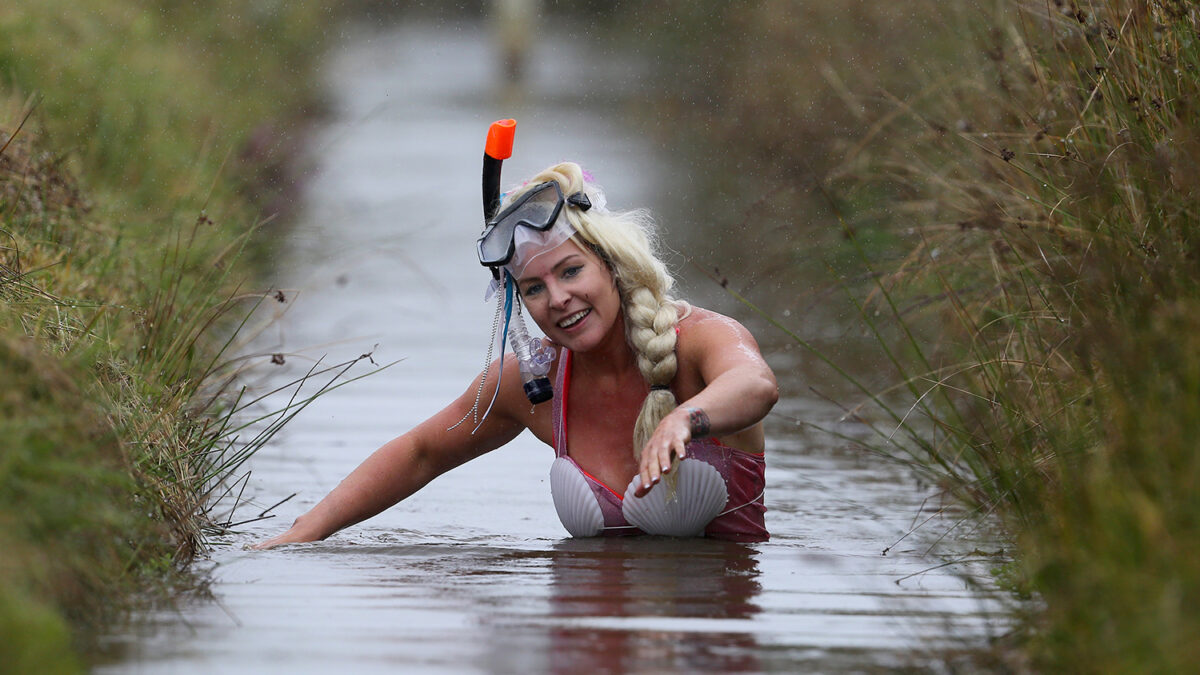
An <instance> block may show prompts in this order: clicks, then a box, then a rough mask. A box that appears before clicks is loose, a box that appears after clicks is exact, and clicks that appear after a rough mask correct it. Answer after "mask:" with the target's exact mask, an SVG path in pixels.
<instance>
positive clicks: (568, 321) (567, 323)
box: [558, 309, 591, 328]
mask: <svg viewBox="0 0 1200 675" xmlns="http://www.w3.org/2000/svg"><path fill="white" fill-rule="evenodd" d="M589 311H591V310H588V309H584V310H581V311H578V312H575V313H574V314H572V315H571V316H568V317H567V318H565V319H563V320H562V321H559V322H558V327H559V328H570V327H571V326H574V325H575V324H577V323H579V320H580V319H582V318H583V317H585V316H587V313H588V312H589Z"/></svg>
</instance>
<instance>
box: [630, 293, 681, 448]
mask: <svg viewBox="0 0 1200 675" xmlns="http://www.w3.org/2000/svg"><path fill="white" fill-rule="evenodd" d="M626 297H627V300H626V301H625V303H624V308H625V318H626V320H628V321H629V342H630V344H631V345H632V346H633V350H634V353H635V354H636V355H637V364H638V370H640V371H641V372H642V377H643V378H644V379H645V380H646V384H647V385H649V386H650V393H649V394H647V395H646V399H645V401H643V402H642V409H641V412H639V413H638V418H637V422H636V423H635V424H634V427H633V454H634V457H636V458H637V459H638V460H641V455H642V448H643V447H644V446H645V445H646V443H647V441H649V440H650V436H651V435H653V434H654V430H655V429H656V428H657V427H658V423H659V422H661V421H662V419H663V418H664V417H666V416H667V414H669V413H670V412H671V411H672V410H674V409H675V407H676V406H677V405H678V402H677V401H676V400H675V394H674V393H672V392H671V390H670V388H669V387H670V384H671V380H673V379H675V372H676V370H677V369H678V364H677V362H676V360H675V322H676V321H677V320H678V318H679V312H678V311H677V310H676V308H675V303H674V302H671V301H669V300H668V301H667V302H663V301H661V300H660V299H659V298H657V297H655V294H654V293H653V292H651V291H650V289H648V288H646V287H645V286H639V287H637V288H635V289H633V290H631V291H629V292H628V294H627V296H626Z"/></svg>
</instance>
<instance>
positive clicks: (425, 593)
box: [100, 23, 1001, 673]
mask: <svg viewBox="0 0 1200 675" xmlns="http://www.w3.org/2000/svg"><path fill="white" fill-rule="evenodd" d="M346 45H347V46H345V47H343V48H341V49H339V50H335V52H334V54H333V55H332V56H331V60H330V64H329V66H328V70H327V73H326V76H327V78H328V82H329V87H330V95H331V97H332V100H333V102H334V106H335V110H334V114H333V115H332V119H331V120H330V121H329V123H328V125H327V127H326V128H325V129H324V130H323V131H322V132H321V133H320V134H319V135H318V136H317V137H316V138H314V139H313V141H312V157H313V161H314V163H315V175H314V177H313V179H312V181H311V182H310V184H309V186H308V189H307V192H306V196H305V198H304V199H305V203H304V204H303V209H304V213H305V216H304V218H303V222H302V223H301V224H300V225H299V226H298V227H297V228H296V230H295V231H293V232H292V233H291V234H289V235H288V237H287V239H286V241H283V242H281V244H280V247H279V252H278V258H277V260H276V263H277V269H278V275H279V283H280V285H282V286H283V287H285V288H287V289H288V290H287V292H286V295H287V298H288V301H287V303H285V304H284V305H280V306H279V307H278V309H279V310H280V311H284V310H286V312H285V313H284V314H283V315H282V316H281V317H280V318H279V319H278V320H277V321H276V322H275V323H273V324H272V325H271V327H270V328H269V329H267V331H266V332H265V333H264V334H263V336H262V337H261V338H260V339H259V341H258V342H257V343H256V344H255V345H254V346H253V348H254V349H259V350H262V351H263V352H265V353H274V352H278V353H281V354H284V355H285V361H286V363H285V364H284V365H283V366H265V367H264V368H263V369H262V370H260V371H259V372H260V373H261V374H260V375H259V376H258V377H259V381H258V382H257V386H259V387H260V388H267V387H270V386H274V385H277V384H279V383H282V382H284V381H286V380H287V379H288V378H289V377H294V376H296V375H297V374H298V373H303V371H304V370H305V369H306V368H308V367H309V366H310V365H311V364H313V363H315V362H317V361H318V360H319V359H323V360H324V361H323V362H324V363H334V362H338V361H341V360H344V359H346V358H352V357H354V356H357V355H359V354H362V353H364V352H368V351H372V350H373V356H372V358H373V360H374V362H375V363H377V364H380V365H382V364H384V363H388V362H392V361H398V362H397V363H395V365H393V366H391V367H390V368H387V369H380V371H381V372H378V373H376V374H373V375H372V376H370V377H368V378H366V379H363V380H361V381H358V382H355V383H353V384H351V385H349V386H346V387H344V388H341V389H338V390H336V391H334V392H333V393H330V394H327V395H325V396H323V397H321V398H319V399H318V400H317V401H316V402H315V403H313V404H312V405H311V406H310V407H309V408H308V409H307V410H305V411H304V413H303V414H302V415H300V416H299V417H298V418H296V419H295V420H294V421H293V422H292V423H290V424H289V425H288V426H287V427H286V428H285V429H284V431H283V432H282V433H281V434H279V436H277V437H276V439H275V441H274V442H273V443H272V444H271V445H269V446H268V447H266V448H265V449H263V450H262V451H261V452H260V453H259V454H258V455H257V456H256V457H255V458H254V459H253V461H252V463H251V465H250V468H251V469H252V470H253V473H252V476H251V479H250V481H249V485H248V488H247V490H246V492H245V494H248V495H249V494H252V495H253V501H252V503H250V504H244V505H242V506H241V507H240V508H239V511H238V513H237V514H236V515H237V517H238V518H250V517H253V516H255V515H256V514H257V512H258V511H259V510H261V509H262V508H265V507H267V506H269V505H271V504H274V503H276V502H277V501H279V500H281V499H283V498H285V497H287V496H288V495H289V494H292V493H296V497H295V498H294V499H292V500H291V501H290V502H287V503H286V504H284V505H283V506H281V507H279V508H278V509H277V513H278V514H279V517H277V518H275V519H274V520H266V521H262V522H257V523H252V524H250V525H246V526H244V527H242V528H241V532H240V533H238V534H235V535H230V536H228V537H225V538H224V539H221V540H220V541H219V542H218V546H217V547H216V548H215V549H214V550H213V552H212V554H211V559H210V560H209V561H207V562H206V563H205V565H206V566H207V567H208V568H209V569H210V571H211V575H212V578H213V587H212V594H213V598H212V599H198V600H194V601H185V602H183V603H182V604H180V605H179V606H177V607H174V608H170V609H166V610H161V611H157V612H154V613H151V614H149V615H147V616H145V617H142V620H141V622H140V624H139V625H138V627H136V628H132V629H129V630H127V631H124V632H122V633H120V634H118V635H115V636H113V637H112V638H111V643H112V645H113V647H114V651H116V652H118V653H121V654H122V656H121V660H120V661H118V662H116V663H112V664H109V665H106V666H104V667H102V668H100V671H101V672H114V673H115V672H122V673H126V672H181V673H186V672H195V673H202V672H203V673H208V672H282V671H285V670H286V671H287V672H323V671H330V670H332V669H334V668H338V669H339V670H342V669H344V670H345V671H346V672H447V673H462V672H626V671H628V672H663V671H689V672H690V671H717V672H754V671H823V672H830V671H862V670H883V669H889V668H895V667H905V666H910V667H929V666H931V665H932V666H934V667H936V664H937V663H938V658H939V657H938V653H939V652H940V651H941V650H944V649H959V648H972V647H976V646H978V645H980V644H982V643H983V642H984V641H985V640H986V638H987V637H988V636H989V635H990V634H992V633H994V632H996V631H998V630H1000V629H999V626H1000V624H1001V620H1000V615H999V613H998V610H999V608H998V606H997V605H996V603H995V602H993V601H991V600H988V599H987V597H986V596H985V595H984V594H983V593H981V592H979V591H977V590H972V588H971V584H970V583H969V582H968V580H967V579H966V578H964V576H963V575H964V574H976V575H979V574H980V573H981V571H983V570H985V569H986V564H984V565H978V566H975V567H968V566H964V565H955V566H950V567H937V566H938V565H940V564H941V563H943V562H945V560H946V556H952V555H954V554H955V553H954V551H953V547H952V548H951V549H942V552H941V554H939V555H933V554H926V552H925V551H926V547H927V544H928V540H929V539H930V537H931V536H932V535H936V534H937V533H939V532H940V531H941V528H939V527H937V523H936V522H935V524H934V525H932V526H929V527H927V528H924V529H923V530H921V531H919V532H918V533H917V534H915V535H913V536H911V537H909V538H907V539H905V540H904V541H903V542H901V543H900V544H899V545H897V546H893V544H894V543H895V542H896V541H897V540H898V539H900V538H901V536H902V535H904V533H905V532H907V531H908V530H909V529H910V528H911V526H912V524H913V523H914V522H915V521H918V520H922V519H924V518H925V517H927V516H928V515H929V513H930V509H931V508H932V506H931V505H930V503H928V502H926V499H927V497H928V496H929V495H928V492H927V491H924V490H922V489H921V488H920V487H919V486H917V485H916V484H915V482H914V481H913V480H912V478H911V477H910V476H909V475H908V474H907V473H906V472H904V471H903V470H901V469H899V468H897V467H895V466H892V465H889V464H886V463H884V462H881V461H879V460H877V459H873V458H870V457H866V456H862V455H857V454H852V453H846V452H844V451H840V450H838V449H837V448H836V447H833V446H832V445H830V444H829V443H828V442H819V441H817V440H814V439H812V438H809V437H805V436H801V435H798V434H796V433H794V432H793V431H792V430H791V429H792V428H793V425H792V424H791V420H793V419H821V418H828V416H829V415H830V411H829V410H828V408H827V406H825V405H823V404H820V403H818V402H814V401H812V400H809V399H808V398H806V397H805V396H806V395H808V390H807V388H806V387H805V386H804V382H803V379H804V378H803V374H804V370H803V369H802V368H801V367H800V366H799V365H798V363H797V362H796V361H795V355H794V353H791V352H785V351H780V350H776V349H773V348H772V349H768V351H769V353H771V354H772V359H773V363H774V365H775V367H776V368H777V369H778V370H779V372H780V375H781V381H782V385H783V386H782V388H783V395H784V399H783V400H782V401H781V403H780V406H779V413H780V414H778V415H776V416H774V417H772V419H771V420H770V426H771V430H770V435H769V436H770V437H769V441H768V449H767V457H768V467H769V468H768V472H767V480H768V486H769V487H768V493H767V503H768V507H769V511H768V514H767V518H768V521H767V524H768V527H769V528H770V530H771V532H772V533H773V538H772V539H771V541H770V542H769V543H764V544H754V545H739V544H728V543H719V542H712V541H706V540H691V541H674V540H656V539H629V540H572V539H569V538H567V537H566V533H565V531H564V530H563V529H562V527H561V526H560V525H559V523H558V521H557V518H556V516H555V514H554V509H553V505H552V503H551V500H550V491H549V485H548V480H547V476H548V470H549V466H550V462H551V459H552V452H551V451H550V450H549V449H548V448H546V447H544V446H542V445H541V444H540V443H538V442H537V441H536V440H535V439H533V438H532V437H530V436H528V435H523V436H521V437H520V438H518V439H517V440H516V441H515V442H513V443H512V444H510V445H509V446H507V447H505V448H503V449H501V450H499V451H497V452H494V453H492V454H490V455H488V456H485V457H483V458H481V459H479V460H477V461H475V462H472V463H471V464H468V465H467V466H464V467H462V468H461V469H459V470H457V471H454V472H452V473H451V474H448V475H446V476H443V477H442V478H440V479H438V480H437V481H435V482H434V483H433V484H431V485H430V486H428V487H427V488H426V489H424V490H423V491H421V492H420V493H419V494H418V495H417V496H416V497H414V498H413V499H410V500H409V501H407V502H405V503H403V504H401V505H398V506H397V507H395V508H393V509H391V510H389V511H387V512H385V513H384V514H383V515H381V516H379V517H377V518H375V519H373V520H371V521H369V522H367V523H364V524H362V525H360V526H357V527H354V528H352V529H350V530H348V531H346V532H344V533H341V534H339V535H337V536H335V537H333V538H332V539H330V540H329V541H326V542H321V543H314V544H305V545H295V546H288V547H283V548H280V549H276V550H272V551H266V552H254V551H248V550H246V549H245V546H246V545H247V544H248V543H251V542H254V541H257V540H259V539H261V538H264V537H266V536H269V535H271V534H274V533H277V532H279V531H281V530H282V529H283V528H284V527H286V525H287V523H288V522H290V520H291V518H293V517H295V516H296V515H297V514H299V513H301V512H303V511H304V510H305V509H307V508H308V507H310V506H312V505H313V504H314V503H315V502H316V501H317V500H318V499H319V498H320V497H321V496H323V495H324V494H325V493H326V492H327V491H328V490H329V489H330V488H332V487H333V486H334V485H335V484H336V483H337V482H338V481H339V480H340V479H341V477H343V476H344V475H345V474H346V473H347V472H349V471H350V470H351V469H352V468H354V466H356V465H357V464H358V463H359V462H360V461H361V460H362V459H363V458H364V457H365V456H366V455H367V454H369V453H370V452H371V451H372V450H373V449H374V448H375V447H377V446H378V445H380V444H381V443H383V442H385V441H387V440H389V439H390V438H392V437H393V436H395V435H397V434H399V433H401V432H403V431H404V430H405V429H407V428H409V427H411V426H412V425H414V424H416V423H417V422H419V421H421V420H423V419H424V418H425V417H426V416H428V415H429V414H431V413H433V412H434V411H435V410H437V409H438V408H439V407H440V406H441V405H443V404H444V403H445V402H447V401H449V400H450V399H451V398H452V397H454V396H456V395H457V394H459V393H460V392H461V390H462V389H463V388H464V387H465V386H466V385H467V383H468V382H469V381H470V379H471V378H472V376H473V375H474V374H475V373H476V372H477V371H478V369H479V367H480V366H481V365H482V362H483V359H484V354H485V350H486V343H487V340H488V328H489V326H490V321H491V306H490V305H489V304H485V303H484V302H483V293H484V289H485V285H486V279H487V274H486V272H485V271H484V270H483V269H481V268H480V267H479V266H478V263H477V262H476V261H475V260H474V255H473V252H472V243H473V239H474V237H475V235H476V233H477V231H478V228H479V223H480V204H479V201H480V196H479V188H478V184H479V183H478V181H479V162H480V150H481V143H482V138H483V133H484V130H485V129H486V125H487V123H488V122H490V121H491V120H492V119H496V118H499V117H502V116H515V117H517V118H518V119H519V120H520V127H519V131H518V136H517V155H516V157H514V158H513V159H512V160H510V161H509V162H507V163H506V166H505V169H506V174H505V175H506V176H507V177H508V179H509V180H510V181H511V180H514V179H516V178H517V177H518V176H527V175H529V174H531V173H532V172H533V171H534V170H536V169H537V168H540V167H541V166H543V165H546V164H548V163H551V162H553V161H557V160H560V159H578V160H580V161H581V162H584V163H585V164H586V165H587V166H588V167H589V168H590V170H591V171H592V172H593V174H594V175H595V176H596V179H597V180H598V181H599V182H600V183H601V184H603V185H605V187H606V188H607V189H608V191H609V194H610V195H611V197H610V199H611V201H610V204H611V205H613V206H616V207H627V206H650V207H651V208H657V207H659V206H664V207H665V205H664V204H663V201H662V200H663V199H664V195H666V194H677V190H678V187H677V186H678V182H679V181H678V175H679V171H680V170H681V169H679V168H678V167H674V168H673V167H671V165H670V160H669V159H668V158H666V157H664V156H662V155H660V154H657V151H656V150H655V148H654V147H653V146H652V144H648V143H646V142H644V141H643V140H642V139H640V138H639V136H638V134H637V132H636V131H635V130H633V129H630V128H627V127H624V126H623V125H622V122H621V119H622V115H621V110H622V105H623V103H622V96H621V92H626V93H629V92H630V89H631V86H630V85H629V84H628V83H629V82H636V81H637V79H636V77H632V76H633V75H636V71H637V64H636V63H632V62H631V63H623V62H620V61H618V60H614V59H612V58H608V59H599V58H596V57H595V55H593V54H589V53H588V51H587V49H588V48H587V47H586V45H581V44H580V43H578V42H574V43H571V42H566V41H554V40H547V41H543V42H542V43H541V44H540V45H539V47H538V48H539V49H540V50H542V52H541V57H542V58H541V59H539V61H538V65H537V67H536V68H535V70H534V71H533V72H532V75H533V76H532V77H531V79H530V80H529V84H528V85H526V86H525V87H523V88H521V89H520V90H517V91H513V90H505V88H504V87H502V86H501V85H499V84H498V81H497V78H496V73H495V72H494V71H493V68H492V67H491V65H490V64H491V63H493V61H494V59H493V57H492V54H491V52H490V45H489V43H488V41H487V40H486V38H485V37H484V34H483V28H482V27H465V26H462V25H458V26H446V25H438V24H432V23H427V24H408V25H405V26H404V27H400V28H394V29H389V30H385V31H381V30H374V31H359V32H355V33H353V34H352V35H351V36H350V37H349V38H348V39H347V42H346ZM581 83H586V84H587V85H589V86H580V84H581ZM589 91H593V92H594V91H603V92H604V95H603V96H588V95H587V92H589ZM763 339H764V343H765V344H767V345H770V344H771V342H772V340H773V338H771V337H770V336H763ZM376 345H377V346H376ZM260 360H262V361H264V362H265V361H266V358H265V357H264V358H262V359H260ZM375 369H377V368H376V366H374V365H372V364H371V363H369V362H366V361H364V362H362V363H360V364H359V365H358V366H356V367H355V369H354V371H352V372H353V373H363V372H368V371H372V370H375ZM306 391H311V387H310V388H308V389H306ZM282 403H283V401H282V400H281V399H278V398H276V399H275V404H277V405H281V404H282ZM238 518H235V520H236V519H238ZM942 524H943V525H945V523H944V522H943V523H942ZM927 532H928V533H931V534H926V533H927ZM889 546H891V547H892V549H891V550H890V551H889V552H888V554H887V555H882V551H883V550H884V549H885V548H887V547H889ZM973 546H974V544H967V545H964V547H965V549H964V550H966V549H969V548H970V547H973Z"/></svg>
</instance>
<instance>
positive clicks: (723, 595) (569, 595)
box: [549, 539, 762, 673]
mask: <svg viewBox="0 0 1200 675" xmlns="http://www.w3.org/2000/svg"><path fill="white" fill-rule="evenodd" d="M550 557H551V578H552V584H553V586H552V588H553V590H552V593H551V598H550V607H549V615H550V617H552V619H551V621H552V622H553V625H552V627H551V628H550V629H549V634H550V645H549V646H550V650H549V654H550V655H551V658H550V664H549V665H550V670H551V671H552V672H556V673H568V672H570V673H577V672H628V671H629V670H632V669H635V666H637V667H642V668H645V667H647V666H649V665H651V664H657V665H658V666H661V667H663V668H671V669H676V670H685V671H687V670H693V669H698V668H703V669H705V670H716V671H724V672H737V671H753V670H758V660H757V657H756V656H755V655H756V651H757V650H756V648H757V642H756V641H755V638H754V634H753V632H752V631H751V630H750V626H749V622H748V620H750V619H753V618H754V616H755V615H757V614H758V613H759V612H760V608H759V606H758V605H757V604H756V602H755V600H756V598H757V597H758V595H759V593H761V592H762V585H761V583H760V582H759V569H758V561H757V551H756V550H755V549H754V548H753V547H752V546H748V545H745V544H738V543H734V542H718V541H707V540H699V541H677V540H667V539H663V540H658V539H654V540H643V541H628V540H619V539H600V540H566V541H563V542H561V543H559V544H557V545H555V547H554V549H553V551H551V553H550ZM639 619H647V620H644V621H640V620H639ZM698 619H703V620H704V621H697V620H698Z"/></svg>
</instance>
